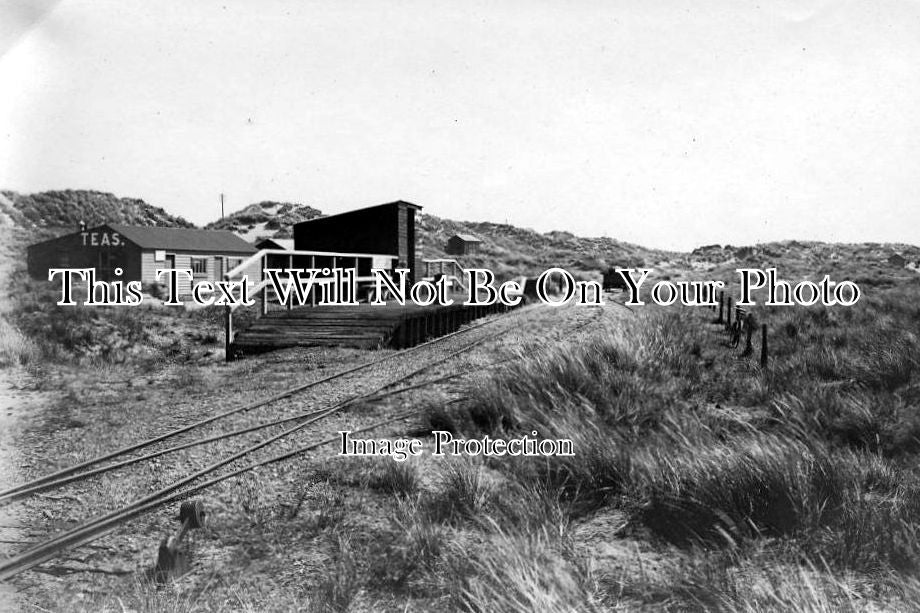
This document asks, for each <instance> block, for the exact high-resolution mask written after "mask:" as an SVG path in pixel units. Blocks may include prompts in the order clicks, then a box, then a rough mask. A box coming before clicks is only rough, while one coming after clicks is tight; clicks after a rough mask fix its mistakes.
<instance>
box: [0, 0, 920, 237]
mask: <svg viewBox="0 0 920 613" xmlns="http://www.w3.org/2000/svg"><path fill="white" fill-rule="evenodd" d="M0 188H3V189H11V190H14V191H18V192H34V191H42V190H47V189H67V188H70V189H96V190H101V191H107V192H113V193H115V194H116V195H119V196H125V197H138V198H143V199H144V200H146V201H147V202H149V203H151V204H154V205H157V206H162V207H163V208H165V209H166V210H167V211H169V212H170V213H173V214H177V215H182V216H183V217H185V218H186V219H188V220H190V221H192V222H194V223H197V224H204V223H207V222H209V221H213V220H214V219H216V218H218V217H219V216H220V194H221V193H223V194H225V202H226V209H227V211H228V212H232V211H234V210H238V209H241V208H243V207H244V206H246V205H247V204H250V203H253V202H259V201H262V200H277V201H292V202H301V203H304V204H309V205H312V206H315V207H317V208H319V209H321V210H322V211H323V212H325V213H336V212H341V211H345V210H349V209H352V208H359V207H363V206H369V205H372V204H379V203H383V202H390V201H393V200H398V199H402V200H408V201H410V202H414V203H416V204H419V205H421V206H423V207H424V209H423V212H427V213H431V214H433V215H437V216H439V217H448V218H452V219H460V220H468V221H495V222H500V223H504V222H507V223H512V224H514V225H518V226H523V227H530V228H534V229H536V230H539V231H549V230H565V231H570V232H573V233H575V234H578V235H582V236H605V235H606V236H610V237H613V238H617V239H621V240H625V241H629V242H633V243H639V244H642V245H645V246H648V247H658V248H666V249H682V250H683V249H692V248H693V247H696V246H699V245H705V244H713V243H718V244H734V245H740V244H751V243H756V242H765V241H770V240H782V239H814V240H824V241H841V242H862V241H875V242H905V243H912V244H920V0H912V1H910V2H898V1H897V0H894V1H891V2H885V3H880V2H879V3H876V2H858V3H857V2H852V3H851V2H827V1H815V2H810V1H783V0H779V1H769V2H767V1H764V2H762V3H758V2H746V1H742V0H725V1H723V2H713V1H707V0H693V1H688V2H671V1H661V2H654V3H653V2H647V1H644V0H636V1H612V0H596V1H595V0H580V1H572V0H569V1H563V0H554V1H548V0H466V1H464V2H444V1H440V0H375V1H370V0H354V1H352V2H341V1H336V0H328V1H286V0H260V1H258V2H257V1H255V0H246V1H243V0H222V1H217V2H212V1H211V0H196V1H195V2H187V1H185V2H180V1H175V0H157V1H156V2H150V1H145V2H141V1H136V0H118V1H117V2H113V1H109V0H103V1H100V0H91V1H80V0H60V1H58V2H53V1H49V0H34V1H31V2H22V1H20V0H0Z"/></svg>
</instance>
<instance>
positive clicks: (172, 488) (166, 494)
mask: <svg viewBox="0 0 920 613" xmlns="http://www.w3.org/2000/svg"><path fill="white" fill-rule="evenodd" d="M501 321H506V320H505V319H504V318H501V319H493V320H489V321H485V322H481V323H478V324H474V325H471V326H468V327H465V328H463V329H461V330H458V331H456V332H453V333H451V334H448V335H445V336H442V337H439V338H436V339H432V340H431V341H428V342H426V343H423V344H420V345H416V346H414V347H410V348H408V349H404V350H401V351H397V352H395V353H392V354H390V355H387V356H383V357H381V358H378V359H375V360H371V361H368V362H365V363H363V364H360V365H358V366H355V367H352V368H348V369H345V370H343V371H340V372H338V373H335V374H333V375H329V376H327V377H323V378H321V379H319V380H316V381H311V382H309V383H306V384H301V385H298V386H295V387H292V388H289V389H287V390H284V391H283V392H281V393H279V394H274V395H272V396H270V397H268V398H264V399H260V400H258V401H256V402H253V403H249V404H247V405H244V406H242V407H237V408H234V409H231V410H228V411H225V412H223V413H220V414H218V415H215V416H212V417H209V418H206V419H203V420H199V421H197V422H195V423H193V424H189V425H187V426H183V427H181V428H177V429H174V430H172V431H170V432H167V433H165V434H162V435H159V436H156V437H152V438H149V439H146V440H143V441H140V442H138V443H135V444H132V445H128V446H125V447H122V448H120V449H118V450H115V451H113V452H110V453H107V454H104V455H102V456H98V457H96V458H93V459H91V460H88V461H86V462H81V463H79V464H76V465H73V466H70V467H67V468H64V469H61V470H59V471H56V472H54V473H52V474H50V475H46V476H43V477H39V478H37V479H34V480H32V481H29V482H27V483H23V484H21V485H18V486H16V487H13V488H10V489H8V490H5V491H3V492H0V501H4V502H9V501H12V500H15V499H17V498H22V497H25V496H28V495H31V494H35V493H38V492H41V491H46V490H48V489H53V488H56V487H60V486H62V485H66V484H67V483H72V482H74V481H79V480H83V479H88V478H90V477H93V476H95V475H98V474H101V473H104V472H108V471H111V470H115V469H117V468H121V467H124V466H127V465H130V464H135V463H138V462H142V461H145V460H149V459H152V458H155V457H159V456H162V455H165V454H167V453H171V452H174V451H179V450H181V449H187V448H189V447H194V446H197V445H202V444H205V443H208V442H213V441H216V440H220V439H224V438H229V437H233V436H238V435H241V434H244V433H247V432H253V431H256V430H260V429H264V428H269V427H271V426H277V425H281V424H285V423H289V422H292V421H299V422H300V423H297V424H296V425H294V426H293V427H290V428H287V429H285V430H283V431H282V432H280V433H277V434H274V435H272V436H270V437H268V438H266V439H265V440H262V441H259V442H257V443H255V444H253V445H250V446H248V447H245V448H244V449H241V450H239V451H236V452H235V453H233V454H231V455H230V456H228V457H225V458H222V459H220V460H219V461H217V462H214V463H212V464H210V465H209V466H207V467H205V468H203V469H200V470H198V471H196V472H194V473H192V474H191V475H188V476H186V477H184V478H182V479H180V480H178V481H176V482H173V483H171V484H169V485H168V486H166V487H164V488H162V489H160V490H158V491H156V492H154V493H152V494H150V495H148V496H145V497H143V498H141V499H138V500H135V501H133V502H131V503H129V504H128V505H124V506H122V507H120V508H119V509H116V510H115V511H112V512H110V513H107V514H104V515H101V516H99V517H96V518H93V519H90V520H88V521H86V522H84V523H83V524H81V525H80V526H78V527H76V528H73V529H71V530H68V531H67V532H65V533H63V534H60V535H58V536H56V537H54V538H52V539H50V540H48V541H45V542H42V543H39V544H36V545H34V546H31V547H29V548H27V549H26V550H24V551H21V552H19V553H18V554H16V555H15V556H13V557H12V558H10V559H8V560H5V561H3V562H2V563H0V580H5V579H8V578H10V577H12V576H15V575H16V574H18V573H20V572H22V571H24V570H27V569H28V568H31V567H32V566H35V565H37V564H40V563H42V562H44V561H47V560H49V559H51V558H53V557H55V556H56V555H58V554H59V553H61V552H62V551H64V550H65V549H69V548H72V547H76V546H80V545H83V544H86V543H89V542H91V541H93V540H96V539H98V538H100V537H102V536H103V535H104V534H106V533H108V532H109V531H111V530H114V529H115V528H116V527H117V526H118V525H120V524H121V523H122V522H124V521H127V520H129V519H131V518H134V517H136V516H137V515H139V514H141V513H144V512H146V511H148V510H151V509H154V508H156V507H159V506H161V505H163V504H167V503H168V502H171V501H174V500H179V499H182V498H184V497H187V496H188V495H190V494H192V493H194V492H196V491H199V490H200V489H203V488H204V487H208V486H209V485H213V484H215V483H219V482H221V481H223V480H226V479H228V478H231V476H236V475H238V474H242V473H244V472H246V471H248V470H252V469H254V468H257V467H259V466H263V465H265V464H267V463H272V462H276V461H281V460H282V459H285V458H288V457H291V454H290V453H288V454H281V455H279V456H274V457H273V458H270V459H269V460H262V461H256V462H252V463H251V464H249V465H248V466H247V467H243V468H240V469H237V470H235V471H232V472H231V473H229V474H227V475H221V476H218V477H214V478H212V479H210V480H209V481H207V482H205V483H203V484H199V485H190V484H192V483H193V482H194V481H196V480H199V479H201V478H203V477H206V476H208V475H211V474H212V473H215V472H216V471H218V470H219V469H221V468H223V467H225V466H228V465H230V464H233V463H234V462H237V461H238V460H241V459H243V458H244V457H246V456H249V455H251V454H253V453H254V452H256V451H258V450H260V449H262V448H264V447H267V446H269V445H271V444H272V443H275V442H277V441H279V440H281V439H284V438H287V437H290V436H291V435H293V434H295V433H296V432H299V431H301V430H303V429H304V428H306V427H307V426H309V425H311V424H314V423H316V422H318V421H320V420H322V419H325V418H326V417H329V416H330V415H333V414H334V413H336V412H339V411H341V410H342V409H344V408H346V407H348V406H350V405H352V404H354V403H356V402H358V401H362V400H364V401H369V400H375V399H380V398H383V397H387V396H391V395H395V394H400V393H404V392H407V391H409V390H411V389H416V388H419V387H422V386H425V385H433V384H435V383H438V382H442V381H446V380H449V379H453V378H459V377H461V376H465V375H468V374H470V373H472V372H474V371H475V370H479V369H468V370H465V371H463V372H460V373H454V374H451V375H447V376H442V377H437V378H435V379H429V380H426V381H422V382H419V383H416V384H413V385H408V386H404V387H401V388H398V389H396V390H392V391H390V392H387V391H386V390H388V389H389V388H392V387H393V386H395V385H397V384H399V383H400V382H402V381H405V380H407V379H411V378H412V377H415V376H417V375H419V374H421V373H422V372H424V371H426V370H430V369H432V368H434V367H436V366H438V365H441V364H443V363H445V362H448V361H449V360H452V359H454V358H456V357H458V356H460V355H463V354H465V353H468V352H469V351H471V350H472V349H474V348H475V347H477V346H480V345H482V344H483V343H485V342H486V341H490V340H494V339H496V338H499V337H500V336H502V335H504V334H506V333H508V332H511V331H512V330H514V329H515V326H514V325H513V324H512V325H509V326H507V327H505V328H504V329H503V330H500V331H499V332H497V333H494V334H491V335H486V336H483V337H482V338H480V339H478V340H476V341H473V342H471V343H468V344H466V345H464V346H462V347H461V348H460V349H458V350H455V351H452V352H450V353H449V354H448V355H446V356H444V357H442V358H440V359H438V360H435V361H432V362H429V363H427V364H425V365H423V366H422V367H419V368H416V369H414V370H412V371H411V372H409V373H407V374H403V375H401V376H398V377H396V378H392V379H390V380H388V381H386V382H385V383H384V384H383V385H380V386H378V387H377V388H375V389H373V390H372V391H370V392H365V393H361V394H357V395H354V396H352V397H350V398H348V399H346V400H342V401H340V402H337V403H335V404H333V405H332V406H329V407H325V408H322V409H317V410H313V411H308V412H305V413H301V414H298V415H295V416H290V417H284V418H281V419H277V420H273V421H270V422H264V423H259V424H255V425H253V426H250V427H247V428H242V429H238V430H234V431H231V432H226V433H221V434H218V435H216V436H210V437H205V438H200V439H196V440H193V441H189V442H187V443H183V444H180V445H176V446H174V447H171V448H168V449H162V450H158V451H154V452H151V453H148V454H145V455H143V456H140V457H136V458H129V459H126V460H122V461H119V462H115V463H113V464H109V465H106V466H103V467H97V468H92V469H90V470H83V469H89V468H90V467H93V466H95V465H97V464H100V463H102V462H106V461H109V460H115V459H117V458H119V457H121V456H123V455H126V454H128V453H131V452H133V451H138V450H140V449H143V448H146V447H148V446H151V445H153V444H155V443H158V442H162V441H164V440H167V439H169V438H172V437H174V436H177V435H179V434H183V433H185V432H188V431H190V430H192V429H195V428H198V427H201V426H204V425H207V424H210V423H213V422H215V421H217V420H220V419H222V418H226V417H229V416H231V415H235V414H238V413H241V412H245V411H248V410H252V409H255V408H259V407H263V406H266V405H269V404H271V403H274V402H277V401H280V400H283V399H285V398H289V397H291V396H294V395H295V394H298V393H300V392H303V391H305V390H307V389H310V388H312V387H315V386H317V385H319V384H321V383H325V382H328V381H332V380H334V379H338V378H341V377H344V376H346V375H349V374H354V373H357V372H360V371H362V370H365V369H368V368H371V367H373V366H376V365H378V364H381V363H383V362H387V361H391V360H395V359H397V358H400V357H404V356H406V355H408V354H410V353H415V352H419V351H422V350H423V349H424V348H425V347H430V346H432V345H435V344H440V343H444V342H445V341H447V340H448V339H450V338H453V337H456V336H460V335H463V334H467V333H469V332H472V331H474V330H478V329H480V328H483V327H485V326H489V325H493V324H495V323H497V322H501ZM491 366H495V364H489V365H487V367H491ZM405 416H408V414H406V415H405ZM398 419H401V417H399V416H397V417H396V418H393V419H389V420H384V421H383V422H379V423H378V424H376V425H374V426H369V427H367V428H365V429H361V431H365V430H371V429H374V428H376V427H380V426H382V425H385V424H387V423H391V422H392V421H396V420H398ZM331 440H334V439H328V441H323V442H320V443H315V444H311V445H307V446H305V447H301V448H300V452H305V451H307V450H310V449H315V448H317V447H319V446H321V445H324V444H326V443H327V442H329V441H331ZM293 455H296V453H294V454H293ZM184 486H189V487H184Z"/></svg>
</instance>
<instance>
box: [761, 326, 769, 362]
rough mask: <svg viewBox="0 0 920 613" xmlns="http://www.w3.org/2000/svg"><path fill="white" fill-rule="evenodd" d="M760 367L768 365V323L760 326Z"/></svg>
mask: <svg viewBox="0 0 920 613" xmlns="http://www.w3.org/2000/svg"><path fill="white" fill-rule="evenodd" d="M760 367H761V368H766V367H767V324H761V326H760Z"/></svg>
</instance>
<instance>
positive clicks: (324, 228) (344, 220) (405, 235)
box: [294, 200, 422, 282]
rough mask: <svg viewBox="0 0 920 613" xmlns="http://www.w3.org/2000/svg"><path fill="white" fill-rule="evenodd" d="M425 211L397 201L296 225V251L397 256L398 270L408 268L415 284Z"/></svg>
mask: <svg viewBox="0 0 920 613" xmlns="http://www.w3.org/2000/svg"><path fill="white" fill-rule="evenodd" d="M421 208H422V207H420V206H419V205H417V204H412V203H411V202H406V201H404V200H397V201H396V202H389V203H387V204H378V205H376V206H369V207H366V208H363V209H355V210H353V211H348V212H346V213H339V214H338V215H330V216H328V217H318V218H316V219H311V220H309V221H302V222H300V223H298V224H294V249H296V250H298V251H327V252H348V253H374V254H381V255H393V256H396V257H397V260H396V268H408V269H409V270H410V273H409V279H410V282H414V281H415V280H416V278H417V263H416V251H415V221H416V215H417V213H418V211H420V210H421ZM368 272H369V271H368ZM363 273H364V271H359V274H363ZM418 278H421V277H418Z"/></svg>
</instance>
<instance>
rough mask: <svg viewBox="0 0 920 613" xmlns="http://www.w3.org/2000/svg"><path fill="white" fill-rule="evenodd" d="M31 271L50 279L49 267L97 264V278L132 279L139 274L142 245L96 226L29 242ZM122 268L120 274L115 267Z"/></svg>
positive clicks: (28, 254)
mask: <svg viewBox="0 0 920 613" xmlns="http://www.w3.org/2000/svg"><path fill="white" fill-rule="evenodd" d="M27 260H28V270H29V274H30V275H31V276H32V277H35V278H36V279H46V280H47V279H48V269H49V268H95V269H96V276H97V279H98V280H102V281H112V280H125V281H132V280H135V279H138V278H139V277H140V270H141V268H140V266H141V264H140V249H139V248H138V247H137V246H136V245H134V244H133V243H130V242H128V241H127V240H125V239H124V238H123V237H121V235H119V234H118V233H117V232H114V231H112V230H108V229H100V228H95V229H94V231H92V232H75V233H74V234H67V235H65V236H61V237H59V238H56V239H52V240H49V241H45V242H42V243H37V244H35V245H30V246H29V247H28V249H27ZM115 268H121V269H122V270H123V273H122V275H121V276H120V277H116V276H115V275H114V269H115Z"/></svg>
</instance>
